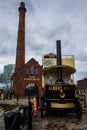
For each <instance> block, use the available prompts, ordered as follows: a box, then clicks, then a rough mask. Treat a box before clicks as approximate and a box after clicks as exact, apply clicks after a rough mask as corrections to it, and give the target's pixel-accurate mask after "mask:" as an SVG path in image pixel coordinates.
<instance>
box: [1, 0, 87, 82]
mask: <svg viewBox="0 0 87 130" xmlns="http://www.w3.org/2000/svg"><path fill="white" fill-rule="evenodd" d="M21 1H22V0H0V72H3V66H4V65H6V64H15V55H16V45H17V32H18V18H19V12H18V7H19V5H20V2H21ZM23 1H24V2H25V4H26V9H27V12H26V30H25V32H26V62H27V61H28V60H29V59H30V58H31V57H34V58H35V59H36V60H37V61H38V62H39V63H40V64H42V61H41V59H42V56H43V55H44V54H47V53H50V52H53V53H56V40H59V39H60V40H61V46H62V55H74V56H75V65H76V70H77V71H76V74H75V76H74V79H75V81H77V80H79V79H83V78H85V77H87V0H23Z"/></svg>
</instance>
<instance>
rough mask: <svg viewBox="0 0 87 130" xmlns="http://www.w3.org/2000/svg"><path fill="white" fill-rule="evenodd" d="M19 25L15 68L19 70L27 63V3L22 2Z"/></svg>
mask: <svg viewBox="0 0 87 130" xmlns="http://www.w3.org/2000/svg"><path fill="white" fill-rule="evenodd" d="M18 10H19V26H18V37H17V49H16V64H15V70H16V71H17V70H18V69H20V68H21V67H22V66H23V65H24V64H25V12H26V8H25V3H24V2H21V3H20V7H19V9H18Z"/></svg>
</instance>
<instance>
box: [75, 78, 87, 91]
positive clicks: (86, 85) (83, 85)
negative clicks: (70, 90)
mask: <svg viewBox="0 0 87 130" xmlns="http://www.w3.org/2000/svg"><path fill="white" fill-rule="evenodd" d="M77 84H78V85H79V88H80V89H87V78H84V79H81V80H78V81H77Z"/></svg>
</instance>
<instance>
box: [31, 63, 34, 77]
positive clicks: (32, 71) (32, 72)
mask: <svg viewBox="0 0 87 130" xmlns="http://www.w3.org/2000/svg"><path fill="white" fill-rule="evenodd" d="M30 75H34V66H33V65H32V66H31V67H30Z"/></svg>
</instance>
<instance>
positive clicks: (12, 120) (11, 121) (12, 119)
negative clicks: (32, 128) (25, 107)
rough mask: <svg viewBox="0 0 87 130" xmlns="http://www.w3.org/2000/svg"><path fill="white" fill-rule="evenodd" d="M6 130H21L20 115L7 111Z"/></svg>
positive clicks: (5, 118)
mask: <svg viewBox="0 0 87 130" xmlns="http://www.w3.org/2000/svg"><path fill="white" fill-rule="evenodd" d="M4 122H5V130H20V125H19V113H18V112H12V111H7V112H5V116H4Z"/></svg>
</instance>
